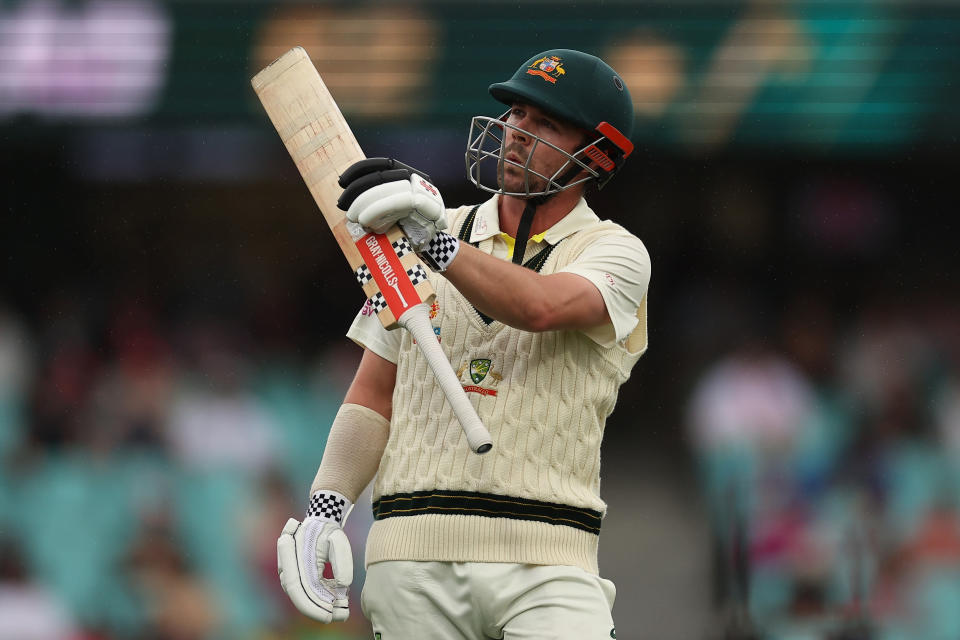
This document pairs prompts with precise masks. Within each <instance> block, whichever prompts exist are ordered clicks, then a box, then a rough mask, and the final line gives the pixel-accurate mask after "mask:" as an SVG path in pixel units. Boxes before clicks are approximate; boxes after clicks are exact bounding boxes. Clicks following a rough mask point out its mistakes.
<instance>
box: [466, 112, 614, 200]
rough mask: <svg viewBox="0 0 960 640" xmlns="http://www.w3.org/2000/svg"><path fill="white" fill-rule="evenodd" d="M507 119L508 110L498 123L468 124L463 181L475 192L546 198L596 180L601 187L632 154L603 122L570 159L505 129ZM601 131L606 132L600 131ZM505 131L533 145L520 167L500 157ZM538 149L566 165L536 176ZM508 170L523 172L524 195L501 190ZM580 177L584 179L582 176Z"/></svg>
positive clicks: (536, 140)
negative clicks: (465, 178)
mask: <svg viewBox="0 0 960 640" xmlns="http://www.w3.org/2000/svg"><path fill="white" fill-rule="evenodd" d="M509 114H510V112H509V111H507V112H506V113H504V114H503V115H501V116H500V117H499V118H490V117H487V116H475V117H474V118H473V120H472V121H471V122H470V133H469V136H468V138H467V153H466V162H467V177H468V178H469V179H470V182H472V183H473V184H475V185H476V186H477V187H478V188H480V189H482V190H484V191H487V192H490V193H499V194H501V195H505V196H516V197H520V198H531V197H536V196H549V195H553V194H555V193H559V192H561V191H564V190H566V189H570V188H571V187H575V186H577V185H579V184H584V183H586V182H589V181H591V180H596V181H597V185H598V188H602V187H603V185H605V184H606V183H607V181H608V180H610V178H612V177H613V174H614V173H616V171H617V169H619V168H620V166H621V165H622V164H623V160H624V159H626V157H627V156H628V155H630V152H631V151H632V150H633V145H632V144H630V143H629V141H628V140H626V139H625V138H624V139H623V140H620V139H616V136H617V135H619V132H617V131H616V129H614V128H613V127H611V126H610V125H608V124H607V123H605V122H604V123H601V124H600V126H598V127H597V138H596V139H594V140H592V141H588V142H586V143H585V144H584V146H583V147H581V148H580V149H578V150H577V151H574V152H573V153H572V154H571V153H569V152H567V151H565V150H563V149H561V148H560V147H558V146H556V145H554V144H551V143H550V142H547V141H546V140H544V139H542V138H540V137H539V136H537V135H534V134H533V133H530V132H529V131H527V130H525V129H521V128H520V127H516V126H514V125H512V124H509V123H508V122H507V121H506V120H507V116H508V115H509ZM604 127H606V128H608V129H609V130H608V131H604ZM508 130H513V131H517V132H519V133H521V134H523V136H525V137H526V138H528V139H530V140H532V141H533V143H532V144H531V145H530V151H529V153H528V154H527V159H526V161H525V162H524V163H523V164H520V163H519V162H515V161H513V160H508V159H507V158H506V157H504V156H505V154H504V148H505V146H504V144H503V141H504V139H505V138H506V136H507V131H508ZM608 135H612V136H613V137H614V138H615V139H613V140H611V139H610V138H609V137H608ZM620 138H623V136H620ZM624 142H626V145H629V148H628V149H624V148H622V145H623V144H624ZM617 143H620V144H617ZM541 145H543V146H545V147H548V148H550V149H553V150H554V151H556V152H557V153H559V154H560V155H561V156H564V157H565V158H566V161H565V162H564V163H563V164H562V165H560V167H559V168H558V169H557V170H556V171H555V172H554V173H553V174H552V175H549V176H547V175H544V174H542V173H539V172H537V171H535V170H534V169H532V168H531V166H530V165H531V163H532V161H533V157H534V155H535V154H536V152H537V149H539V148H540V147H541ZM487 161H492V162H487ZM591 163H592V165H591ZM506 165H512V166H514V167H517V168H518V169H520V170H522V171H523V190H522V191H506V190H505V187H504V169H505V168H506ZM581 173H583V174H584V175H580V174H581Z"/></svg>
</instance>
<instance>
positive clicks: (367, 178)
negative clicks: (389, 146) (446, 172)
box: [337, 158, 430, 211]
mask: <svg viewBox="0 0 960 640" xmlns="http://www.w3.org/2000/svg"><path fill="white" fill-rule="evenodd" d="M413 175H420V176H422V177H423V178H425V179H426V180H427V181H428V182H429V181H430V176H429V175H427V174H426V173H425V172H423V171H418V170H417V169H414V168H413V167H411V166H408V165H405V164H404V163H402V162H400V161H399V160H394V159H392V158H367V159H365V160H360V161H359V162H355V163H353V164H352V165H350V166H349V167H347V169H346V170H345V171H344V172H343V174H342V175H341V176H340V179H339V180H338V181H337V183H338V184H339V185H340V187H341V188H342V189H344V192H343V193H342V194H341V195H340V198H339V199H338V200H337V207H338V208H340V209H341V210H343V211H346V210H347V209H349V208H350V205H351V204H353V201H354V200H355V199H356V198H357V196H359V195H360V194H361V193H363V192H364V191H366V190H367V189H370V188H372V187H375V186H377V185H378V184H383V183H385V182H393V181H394V180H407V179H409V178H410V177H411V176H413Z"/></svg>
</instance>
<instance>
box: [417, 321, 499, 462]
mask: <svg viewBox="0 0 960 640" xmlns="http://www.w3.org/2000/svg"><path fill="white" fill-rule="evenodd" d="M398 322H399V323H400V326H402V327H404V328H405V329H406V330H407V331H409V332H410V334H411V335H412V336H413V337H414V339H415V340H416V341H417V346H418V347H419V348H420V353H422V354H423V357H424V358H426V359H427V364H429V365H430V369H431V370H432V371H433V375H434V376H435V377H436V378H437V382H439V383H440V388H441V389H442V390H443V395H445V396H446V397H447V402H449V403H450V406H451V407H453V413H454V414H455V415H456V416H457V420H459V421H460V426H461V427H463V433H464V435H466V436H467V443H469V445H470V449H471V450H472V451H473V452H474V453H478V454H482V453H486V452H487V451H490V449H492V448H493V440H492V439H491V438H490V432H489V431H487V428H486V427H485V426H483V422H481V421H480V416H478V415H477V412H476V410H475V409H474V408H473V405H472V404H471V403H470V399H469V398H467V392H466V391H464V390H463V387H462V386H461V385H460V380H459V379H458V378H457V374H456V373H454V372H453V367H451V366H450V361H449V360H447V356H446V355H445V354H444V353H443V349H442V348H441V347H440V343H439V342H438V341H437V335H436V334H435V333H434V332H433V325H432V324H431V323H430V316H429V314H428V312H427V305H425V304H422V303H421V304H418V305H415V306H413V307H410V308H409V309H407V311H406V312H404V314H403V315H402V316H400V318H399V319H398Z"/></svg>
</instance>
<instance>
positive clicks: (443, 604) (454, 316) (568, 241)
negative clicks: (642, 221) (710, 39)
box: [277, 49, 650, 640]
mask: <svg viewBox="0 0 960 640" xmlns="http://www.w3.org/2000/svg"><path fill="white" fill-rule="evenodd" d="M490 93H491V95H492V96H493V97H494V98H495V99H496V100H498V101H500V102H502V103H503V104H504V105H506V107H507V111H506V112H505V113H503V114H502V115H500V116H499V117H486V116H476V117H474V118H473V120H472V124H471V132H470V135H469V138H468V147H467V152H466V164H467V172H468V176H469V179H470V180H471V181H472V182H473V183H474V184H475V185H476V186H477V187H478V188H480V189H481V190H483V191H486V192H489V193H491V194H492V195H491V197H490V198H489V199H487V200H486V201H484V202H482V203H481V204H479V205H476V206H462V207H459V208H455V209H447V208H444V207H442V206H441V207H438V208H437V207H417V206H416V204H415V203H416V202H417V200H416V198H415V197H414V195H413V194H412V192H411V189H412V186H411V185H412V184H413V182H414V181H411V178H412V177H413V176H414V175H415V174H416V175H419V176H420V177H422V178H424V179H425V180H427V181H429V177H428V176H426V174H424V173H422V172H419V171H416V170H415V169H412V168H411V167H409V166H407V165H404V164H402V163H399V162H397V161H395V160H388V159H383V158H374V159H367V160H362V161H360V162H358V163H356V164H354V165H353V166H351V167H350V168H349V169H348V170H347V171H345V172H344V174H343V175H342V176H341V178H340V185H341V186H342V187H344V189H345V190H344V193H343V196H342V197H341V198H340V203H339V204H340V206H341V208H343V209H345V210H346V211H347V217H348V218H349V220H351V221H353V222H356V223H359V224H360V225H362V226H363V227H365V228H367V229H370V230H373V231H377V232H380V231H383V230H384V229H387V228H388V227H390V226H392V225H393V224H394V223H399V224H400V225H401V227H403V229H404V231H405V233H406V234H407V236H408V237H409V239H410V242H411V245H412V246H413V248H414V250H416V251H417V253H418V254H419V255H420V256H421V258H422V259H423V260H424V261H425V262H426V263H427V264H428V265H429V266H430V267H431V268H432V269H433V273H431V274H430V280H431V283H432V284H433V286H434V288H435V290H436V292H437V297H436V301H435V303H434V305H433V308H432V310H431V319H432V324H433V328H434V333H435V334H436V336H437V339H438V340H439V341H440V344H441V346H442V348H443V351H444V353H445V354H446V356H447V357H448V358H449V360H450V362H451V363H452V364H453V367H454V369H455V370H456V371H457V374H458V375H459V377H460V382H461V383H462V385H463V388H464V389H465V390H466V392H467V394H468V396H469V397H470V398H471V400H472V402H473V404H474V406H475V407H476V410H477V412H478V414H479V415H480V417H481V418H482V420H483V422H484V424H485V425H486V426H487V428H488V429H489V430H490V432H491V435H492V438H493V443H494V444H493V449H492V450H491V451H490V452H489V453H486V454H485V455H482V456H481V455H477V454H475V453H473V452H471V450H470V449H469V447H468V446H467V444H466V441H465V438H464V435H463V431H462V430H461V429H460V426H459V424H458V423H457V420H456V418H455V416H454V415H453V413H452V411H451V409H450V407H449V404H448V403H446V402H445V400H444V396H443V394H442V393H441V391H440V390H439V388H438V386H437V383H436V381H435V378H434V376H433V375H431V373H430V371H429V370H428V368H427V364H426V362H425V361H424V358H423V356H422V355H421V353H420V351H419V350H418V349H417V348H416V346H415V345H414V344H413V343H412V338H411V337H410V334H409V333H408V332H406V331H387V330H385V329H384V328H383V326H382V325H381V324H380V323H379V322H378V321H377V319H376V317H375V316H374V314H373V312H372V311H371V309H370V308H369V306H366V305H365V306H364V308H363V309H361V310H360V312H359V314H358V315H357V316H356V319H355V320H354V322H353V324H352V325H351V327H350V329H349V331H348V332H347V335H348V336H349V337H350V338H351V339H352V340H354V341H355V342H356V343H358V344H359V345H360V346H361V347H363V348H364V354H363V358H362V360H361V362H360V365H359V368H358V370H357V373H356V376H355V378H354V379H353V382H352V384H351V385H350V388H349V390H348V391H347V394H346V397H345V398H344V402H343V405H342V406H341V408H340V410H339V412H338V413H337V416H336V418H335V420H334V422H333V425H332V427H331V431H330V436H329V439H328V441H327V445H326V449H325V450H324V452H323V458H322V460H321V462H320V468H319V470H318V471H317V475H316V479H315V480H314V482H313V485H312V486H311V488H310V497H309V503H308V507H307V513H306V517H305V518H304V519H303V521H302V522H298V521H297V520H294V519H290V520H289V521H288V522H287V524H286V526H285V527H284V528H283V532H282V534H281V536H280V538H279V540H278V542H277V551H278V563H279V572H280V580H281V583H282V585H283V588H284V590H285V591H286V592H287V594H288V595H289V597H290V598H291V600H292V601H293V603H294V604H295V605H296V606H297V608H298V609H299V610H300V611H302V612H303V613H304V614H306V615H307V616H310V617H311V618H315V619H317V620H320V621H324V622H330V621H338V620H345V619H346V618H347V615H348V612H349V607H348V588H349V586H350V582H351V580H352V574H353V555H352V551H351V549H350V547H349V543H348V541H347V537H346V535H345V534H344V533H343V530H342V526H343V522H344V520H345V519H346V517H347V515H348V514H349V513H350V510H351V509H352V507H353V505H354V503H355V502H356V500H357V498H358V496H359V495H360V494H361V492H362V491H363V490H364V488H365V487H366V486H367V485H368V484H369V483H370V481H371V480H374V485H373V512H374V516H375V521H374V524H373V525H372V528H371V529H370V533H369V537H368V540H367V548H366V566H367V577H366V583H365V585H364V588H363V593H362V597H361V606H362V609H363V612H364V614H365V615H366V616H367V617H368V618H369V619H370V621H371V623H372V626H373V629H374V631H375V632H376V633H377V637H378V638H382V640H394V639H405V640H409V639H412V638H418V639H436V640H453V639H464V640H467V639H469V640H480V639H483V638H505V639H514V638H515V639H519V638H550V639H567V638H569V639H574V638H576V639H577V640H583V639H596V640H600V639H609V638H611V637H616V634H615V631H614V623H613V617H612V613H611V612H612V607H613V602H614V596H615V592H616V590H615V587H614V585H613V583H612V582H610V581H609V580H605V579H603V578H602V577H600V575H599V571H598V566H597V550H598V544H599V537H600V528H601V522H602V518H603V515H604V513H605V511H606V504H605V503H604V501H603V500H602V499H601V497H600V446H601V441H602V439H603V431H604V424H605V422H606V419H607V416H609V415H610V413H611V412H612V411H613V409H614V405H615V404H616V400H617V392H618V390H619V388H620V386H621V385H622V384H623V383H624V381H625V380H626V379H627V378H628V376H629V375H630V371H631V368H632V367H633V366H634V364H635V363H636V362H637V360H638V359H639V358H640V356H641V355H642V354H643V352H644V351H645V350H646V347H647V327H646V300H647V288H648V285H649V281H650V259H649V256H648V254H647V251H646V249H645V248H644V245H643V243H642V242H641V241H640V240H639V239H638V238H636V237H635V236H634V235H632V234H631V233H630V232H628V231H627V230H626V229H624V228H623V227H622V226H620V225H618V224H616V223H614V222H611V221H609V220H602V219H601V218H599V217H598V216H597V214H596V213H594V212H593V210H592V209H591V208H590V207H589V206H588V204H587V202H586V200H585V199H584V194H585V193H586V192H587V191H588V190H589V189H591V188H592V187H593V186H594V185H595V186H596V187H597V188H600V187H602V186H603V185H605V184H606V183H607V182H608V181H609V180H610V179H611V178H612V177H613V176H614V175H615V174H616V173H617V171H618V170H619V169H620V168H621V166H622V165H623V163H624V161H625V160H626V158H627V157H628V156H629V155H630V154H631V152H632V150H633V145H632V143H631V142H630V136H631V133H632V130H633V121H634V115H633V103H632V101H631V98H630V94H629V92H628V90H627V88H626V87H625V86H624V83H623V80H622V79H621V78H620V76H619V75H618V74H617V72H616V71H614V70H613V69H612V68H611V67H610V66H608V65H607V64H606V63H604V62H603V61H602V60H601V59H599V58H597V57H595V56H593V55H590V54H587V53H583V52H580V51H574V50H570V49H554V50H550V51H545V52H542V53H538V54H536V55H534V56H533V57H531V58H530V59H529V60H527V61H526V62H524V63H523V64H522V65H521V66H520V67H519V68H518V69H517V70H516V72H515V73H514V74H513V75H512V76H511V77H510V78H509V79H507V80H506V81H505V82H500V83H497V84H494V85H492V86H491V87H490ZM428 185H429V188H430V189H433V190H435V189H436V187H434V186H433V185H430V184H429V183H428ZM437 195H439V194H437ZM618 213H621V215H622V214H623V213H626V214H627V215H630V214H631V213H632V212H618ZM327 564H329V570H328V571H326V572H325V568H326V565H327Z"/></svg>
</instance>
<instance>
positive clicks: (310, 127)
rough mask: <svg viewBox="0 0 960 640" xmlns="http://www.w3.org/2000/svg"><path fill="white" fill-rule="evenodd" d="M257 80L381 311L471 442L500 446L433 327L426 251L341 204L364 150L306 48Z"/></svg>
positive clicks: (483, 447) (476, 446)
mask: <svg viewBox="0 0 960 640" xmlns="http://www.w3.org/2000/svg"><path fill="white" fill-rule="evenodd" d="M251 84H253V89H254V91H255V92H256V93H257V97H259V98H260V102H261V103H262V104H263V108H264V109H265V110H266V112H267V115H268V116H270V120H271V122H273V126H274V127H275V128H276V130H277V133H279V134H280V138H281V140H283V144H284V145H285V146H286V147H287V151H289V152H290V156H291V157H292V158H293V161H294V163H295V164H296V165H297V169H299V171H300V175H301V176H302V177H303V180H304V182H306V183H307V187H308V188H309V189H310V193H311V195H313V199H314V201H315V202H316V203H317V206H318V207H320V211H321V212H322V213H323V217H324V218H325V219H326V221H327V224H328V225H329V226H330V230H331V231H333V236H334V238H336V240H337V244H338V245H339V246H340V249H341V251H343V255H344V256H345V257H346V259H347V262H348V263H349V264H350V268H351V269H352V270H353V273H354V276H355V277H356V278H357V281H358V282H359V283H360V285H361V287H363V292H364V294H366V296H367V298H368V300H369V301H370V304H371V307H372V309H373V310H374V311H375V312H376V314H377V318H378V319H379V320H380V322H381V323H382V324H383V326H384V327H386V328H387V329H395V328H396V327H398V326H400V327H403V328H405V329H406V330H407V331H409V332H410V333H411V334H412V335H413V337H414V339H415V340H416V343H417V346H418V347H419V348H420V351H421V353H422V354H423V356H424V358H425V359H426V361H427V363H428V365H429V366H430V369H431V370H432V371H433V375H434V376H436V378H437V381H438V382H439V383H440V387H441V389H442V390H443V393H444V395H445V396H446V398H447V401H448V402H449V403H450V405H451V407H452V408H453V412H454V415H456V417H457V419H458V420H459V421H460V425H461V426H462V427H463V432H464V434H465V435H466V437H467V443H468V444H469V445H470V449H471V450H473V451H474V453H486V452H487V451H489V450H490V449H491V448H492V447H493V443H492V440H491V438H490V433H489V432H488V431H487V429H486V427H484V426H483V423H482V422H481V421H480V417H479V416H478V415H477V412H476V410H474V408H473V405H472V404H471V403H470V400H469V399H468V398H467V394H466V392H465V391H464V389H463V387H462V386H461V385H460V380H459V378H458V377H457V375H456V374H455V373H454V371H453V368H452V367H451V366H450V362H449V361H448V360H447V357H446V355H444V353H443V350H442V349H441V347H440V343H439V342H438V341H437V336H436V334H434V332H433V325H432V324H431V323H430V317H429V311H428V309H429V305H430V303H431V302H433V299H434V298H435V297H436V294H435V293H434V290H433V286H432V285H431V284H430V281H429V280H428V279H427V271H426V268H425V267H424V265H423V263H422V262H420V258H418V257H417V254H416V253H414V252H413V250H412V249H411V247H410V244H409V242H408V240H407V238H406V237H405V236H404V235H403V232H402V231H401V229H400V228H399V227H398V226H396V225H394V226H393V227H391V228H390V229H388V230H387V232H386V233H383V234H377V233H370V232H367V231H365V230H364V229H363V228H362V227H361V226H360V225H358V224H355V223H352V222H349V221H348V220H347V218H346V216H345V215H344V212H343V211H341V210H340V209H338V208H337V199H338V198H339V197H340V193H341V192H342V189H341V188H340V186H339V185H338V184H337V180H338V179H339V177H340V174H341V173H343V171H344V170H345V169H346V168H347V167H349V166H350V165H352V164H353V163H354V162H357V161H358V160H363V159H364V155H363V151H361V149H360V145H359V144H357V140H356V138H354V136H353V132H351V131H350V127H349V126H348V125H347V121H346V120H345V119H344V117H343V114H342V113H340V108H339V107H338V106H337V103H336V102H335V101H334V99H333V97H332V96H331V95H330V92H329V91H328V90H327V87H326V85H324V83H323V80H322V79H321V78H320V74H319V73H318V72H317V69H316V67H314V66H313V63H312V62H311V61H310V57H309V56H308V55H307V52H306V51H304V50H303V48H302V47H294V48H293V49H291V50H290V51H287V52H286V53H285V54H283V55H282V56H280V57H279V58H277V59H276V60H274V61H273V62H272V63H271V64H270V65H268V66H267V67H266V68H265V69H263V70H262V71H261V72H260V73H258V74H257V75H255V76H254V77H253V80H251Z"/></svg>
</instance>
